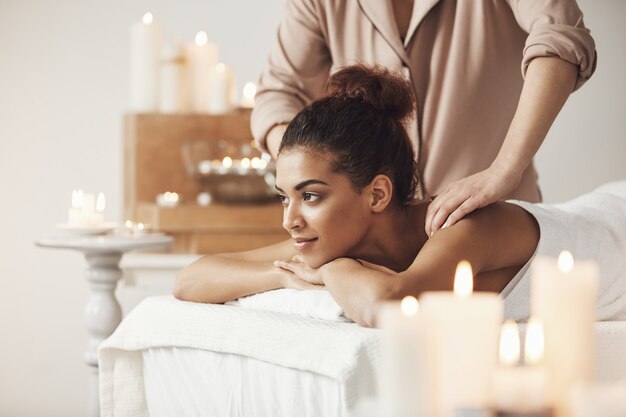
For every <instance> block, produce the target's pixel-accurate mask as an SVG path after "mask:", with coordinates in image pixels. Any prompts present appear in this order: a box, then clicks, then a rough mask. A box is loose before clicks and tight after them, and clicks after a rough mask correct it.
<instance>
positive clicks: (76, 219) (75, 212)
mask: <svg viewBox="0 0 626 417" xmlns="http://www.w3.org/2000/svg"><path fill="white" fill-rule="evenodd" d="M84 204H85V197H84V195H83V190H73V191H72V207H70V209H69V211H68V213H67V224H68V226H70V227H80V226H82V225H83V224H84V222H85V220H84V216H83V206H84Z"/></svg>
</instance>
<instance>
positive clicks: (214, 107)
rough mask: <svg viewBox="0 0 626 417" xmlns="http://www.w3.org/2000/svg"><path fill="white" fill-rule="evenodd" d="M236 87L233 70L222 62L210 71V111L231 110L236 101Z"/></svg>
mask: <svg viewBox="0 0 626 417" xmlns="http://www.w3.org/2000/svg"><path fill="white" fill-rule="evenodd" d="M234 87H235V77H234V74H233V71H232V70H231V69H230V68H228V67H227V66H226V65H224V64H222V63H221V62H220V63H219V64H217V65H216V66H215V67H214V68H213V69H212V70H211V72H210V77H209V107H208V112H209V113H211V114H224V113H228V112H229V111H231V110H232V109H233V104H234V102H235V97H234V93H235V90H234Z"/></svg>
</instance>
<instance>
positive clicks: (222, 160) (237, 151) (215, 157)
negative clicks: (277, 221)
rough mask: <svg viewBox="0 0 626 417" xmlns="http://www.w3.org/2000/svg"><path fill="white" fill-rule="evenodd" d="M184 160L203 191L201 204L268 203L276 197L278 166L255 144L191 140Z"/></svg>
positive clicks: (185, 149) (187, 143)
mask: <svg viewBox="0 0 626 417" xmlns="http://www.w3.org/2000/svg"><path fill="white" fill-rule="evenodd" d="M183 159H184V161H185V167H186V169H187V173H188V174H189V176H190V177H191V178H193V179H194V180H195V181H196V182H197V184H198V185H199V186H200V188H201V195H200V196H199V197H198V199H197V201H198V202H199V203H200V204H201V205H208V204H210V203H212V202H221V203H256V202H266V201H270V200H272V199H273V198H274V196H275V195H276V190H275V188H274V184H275V180H276V177H275V172H276V168H275V164H274V162H273V161H272V160H271V158H270V156H269V155H268V154H261V153H260V152H259V151H258V150H257V149H256V148H255V146H254V144H250V145H243V146H236V145H234V144H232V143H230V142H228V141H226V140H223V139H222V140H217V141H206V140H194V141H188V142H186V143H185V144H184V145H183Z"/></svg>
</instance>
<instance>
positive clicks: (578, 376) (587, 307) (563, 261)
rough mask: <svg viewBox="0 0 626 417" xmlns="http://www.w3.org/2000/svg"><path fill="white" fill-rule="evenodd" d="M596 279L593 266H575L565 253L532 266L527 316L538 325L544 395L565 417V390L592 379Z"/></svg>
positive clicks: (595, 267) (567, 406) (566, 404)
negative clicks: (546, 379) (542, 340)
mask: <svg viewBox="0 0 626 417" xmlns="http://www.w3.org/2000/svg"><path fill="white" fill-rule="evenodd" d="M598 276H599V271H598V266H597V264H596V263H595V262H593V261H578V262H576V263H575V264H574V261H573V258H572V255H571V254H570V253H569V252H566V251H564V252H562V253H561V255H560V256H559V258H558V260H555V259H553V258H546V257H538V258H536V259H535V260H534V261H533V264H532V279H531V305H532V314H533V316H534V317H537V318H538V319H540V320H541V322H542V323H543V327H544V332H545V356H544V361H545V366H546V368H547V370H548V374H549V378H550V384H549V391H548V395H549V399H550V401H551V402H552V403H553V404H554V406H555V410H556V413H557V415H560V416H566V415H568V414H569V397H568V396H569V391H570V389H571V388H572V387H573V386H574V385H575V384H576V383H579V382H590V381H591V380H592V379H593V372H594V361H593V359H594V357H595V353H594V332H593V323H594V321H595V311H596V299H597V294H598Z"/></svg>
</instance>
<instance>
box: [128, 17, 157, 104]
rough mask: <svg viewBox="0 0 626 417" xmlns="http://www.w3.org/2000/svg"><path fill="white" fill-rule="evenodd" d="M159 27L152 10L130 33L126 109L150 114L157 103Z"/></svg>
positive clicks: (135, 24) (134, 25)
mask: <svg viewBox="0 0 626 417" xmlns="http://www.w3.org/2000/svg"><path fill="white" fill-rule="evenodd" d="M162 43H163V30H162V28H161V25H160V23H159V22H157V21H156V20H154V16H153V15H152V13H146V14H145V15H144V16H143V18H142V20H141V21H140V22H136V23H134V24H133V25H132V27H131V33H130V111H132V112H136V113H150V112H155V111H157V108H158V105H159V71H160V69H159V66H160V65H159V63H160V62H159V61H160V58H161V45H162Z"/></svg>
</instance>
